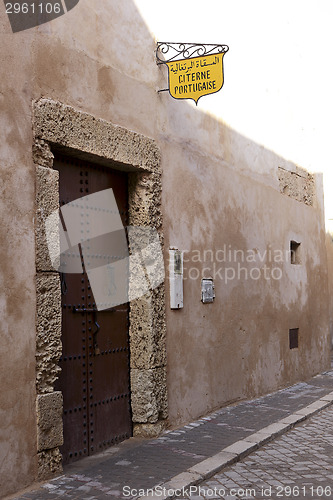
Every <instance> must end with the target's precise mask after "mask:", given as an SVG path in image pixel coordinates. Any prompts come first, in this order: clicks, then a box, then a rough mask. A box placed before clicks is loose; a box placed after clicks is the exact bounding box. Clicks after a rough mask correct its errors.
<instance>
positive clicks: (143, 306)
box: [130, 290, 166, 370]
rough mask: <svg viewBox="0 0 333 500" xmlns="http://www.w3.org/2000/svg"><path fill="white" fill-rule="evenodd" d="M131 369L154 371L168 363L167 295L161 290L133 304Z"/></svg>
mask: <svg viewBox="0 0 333 500" xmlns="http://www.w3.org/2000/svg"><path fill="white" fill-rule="evenodd" d="M130 342H131V368H132V369H141V370H144V369H150V368H158V367H161V366H164V365H165V364H166V346H165V344H166V328H165V319H164V295H163V293H161V292H160V291H158V290H154V291H153V292H152V293H147V294H145V295H144V296H142V297H140V298H138V299H135V300H133V301H132V302H131V308H130Z"/></svg>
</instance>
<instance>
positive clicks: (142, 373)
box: [131, 368, 168, 424]
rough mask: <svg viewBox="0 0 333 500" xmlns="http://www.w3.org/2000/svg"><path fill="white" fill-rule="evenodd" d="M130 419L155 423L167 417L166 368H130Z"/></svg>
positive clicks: (136, 421) (137, 421)
mask: <svg viewBox="0 0 333 500" xmlns="http://www.w3.org/2000/svg"><path fill="white" fill-rule="evenodd" d="M131 388H132V415H133V417H132V419H133V422H135V423H152V424H154V423H156V422H157V421H158V420H163V419H165V418H167V414H168V413H167V391H166V369H165V368H155V369H151V370H131Z"/></svg>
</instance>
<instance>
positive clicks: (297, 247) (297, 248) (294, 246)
mask: <svg viewBox="0 0 333 500" xmlns="http://www.w3.org/2000/svg"><path fill="white" fill-rule="evenodd" d="M300 254H301V244H300V243H297V241H293V240H291V242H290V262H291V264H300V263H301V255H300Z"/></svg>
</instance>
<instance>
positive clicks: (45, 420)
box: [36, 392, 64, 451]
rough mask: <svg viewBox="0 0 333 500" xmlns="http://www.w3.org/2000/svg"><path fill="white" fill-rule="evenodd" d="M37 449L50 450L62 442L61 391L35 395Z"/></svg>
mask: <svg viewBox="0 0 333 500" xmlns="http://www.w3.org/2000/svg"><path fill="white" fill-rule="evenodd" d="M36 405H37V449H38V451H44V450H50V449H53V448H56V447H57V446H61V445H62V444H63V442H64V440H63V431H62V427H63V426H62V410H63V399H62V394H61V392H51V393H49V394H42V395H39V396H37V403H36Z"/></svg>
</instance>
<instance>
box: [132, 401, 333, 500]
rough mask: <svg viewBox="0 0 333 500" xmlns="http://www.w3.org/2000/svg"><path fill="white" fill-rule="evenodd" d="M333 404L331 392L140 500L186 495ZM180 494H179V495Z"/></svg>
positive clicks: (152, 489)
mask: <svg viewBox="0 0 333 500" xmlns="http://www.w3.org/2000/svg"><path fill="white" fill-rule="evenodd" d="M332 403H333V392H330V393H329V394H326V396H323V397H322V398H320V399H318V400H317V401H314V402H313V403H311V404H310V405H308V406H306V407H305V408H301V409H300V410H298V411H296V412H295V413H293V414H291V415H289V416H288V417H284V418H283V419H281V420H278V421H277V422H274V423H273V424H270V425H268V426H267V427H264V428H263V429H260V431H257V432H255V433H254V434H251V435H250V436H246V438H244V439H242V440H240V441H236V442H235V443H233V444H232V445H230V446H228V447H227V448H224V449H223V450H221V451H220V452H219V453H217V454H216V455H213V456H212V457H209V458H206V459H205V460H203V461H202V462H199V463H197V464H195V465H193V466H192V467H190V468H189V469H187V470H186V471H184V472H182V473H181V474H178V475H177V476H174V477H173V478H171V479H170V480H169V481H167V482H165V483H163V484H159V485H157V486H155V487H154V488H150V490H151V491H152V493H153V492H154V491H155V492H156V494H151V495H145V496H141V497H139V498H138V499H137V500H147V499H149V500H171V499H172V498H175V497H176V496H177V495H178V494H181V495H182V492H183V491H184V490H185V489H186V488H189V487H190V486H197V485H198V484H200V483H201V482H203V481H205V480H206V479H209V478H210V477H212V476H213V475H214V474H216V473H217V472H220V471H221V470H222V469H223V468H224V467H227V466H228V465H231V464H233V463H235V462H238V461H239V460H241V459H242V458H244V457H246V456H247V455H249V454H250V453H252V452H253V451H255V450H257V449H258V448H260V447H261V446H263V445H264V444H266V443H268V442H269V441H272V440H273V439H275V438H276V437H278V436H281V435H282V434H284V433H285V432H287V431H288V430H289V429H292V428H293V427H294V426H295V425H296V424H298V423H300V422H303V421H304V420H306V419H308V418H309V417H311V416H313V415H314V414H315V413H318V412H319V411H321V410H324V409H325V408H327V407H328V406H331V405H332ZM176 490H178V492H177V491H176ZM157 492H158V493H157Z"/></svg>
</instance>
